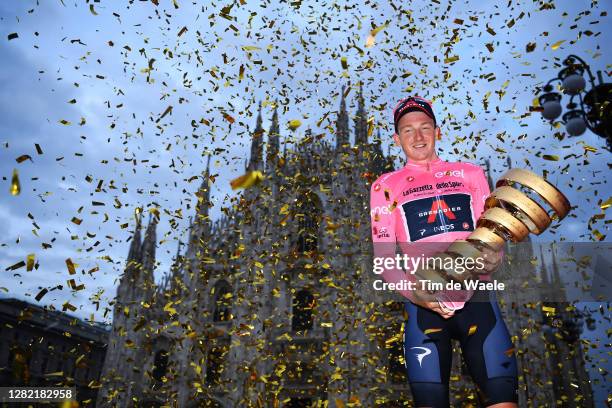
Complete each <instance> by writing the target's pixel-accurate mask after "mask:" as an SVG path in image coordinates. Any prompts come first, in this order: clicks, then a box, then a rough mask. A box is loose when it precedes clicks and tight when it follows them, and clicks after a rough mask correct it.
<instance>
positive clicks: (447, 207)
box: [370, 158, 490, 308]
mask: <svg viewBox="0 0 612 408" xmlns="http://www.w3.org/2000/svg"><path fill="white" fill-rule="evenodd" d="M489 194H490V190H489V184H488V182H487V179H486V177H485V174H484V171H483V170H482V168H480V167H479V166H477V165H475V164H471V163H461V162H454V163H451V162H446V161H443V160H441V159H439V158H436V159H434V160H432V161H430V162H428V163H426V164H416V163H411V162H408V163H407V164H406V165H405V166H404V167H402V168H401V169H399V170H396V171H393V172H390V173H385V174H383V175H382V176H380V177H379V178H378V179H377V180H376V181H375V182H374V183H373V184H372V186H371V191H370V214H371V223H372V240H373V242H374V257H395V245H391V244H394V243H399V244H400V248H401V249H402V252H403V253H407V252H408V254H407V255H410V256H425V257H427V256H430V255H433V254H434V253H438V252H441V251H443V250H445V249H446V248H447V247H448V245H450V243H452V242H453V241H455V240H458V239H465V238H466V237H467V236H468V235H469V234H470V232H471V231H473V230H474V229H475V228H476V221H477V220H478V218H479V217H480V215H481V214H482V212H483V211H484V202H485V199H486V198H487V197H488V196H489ZM402 243H410V244H409V245H408V244H405V245H402ZM415 243H417V244H415ZM420 243H428V244H425V245H420ZM430 243H431V244H430ZM434 243H439V244H437V245H436V244H434ZM411 251H412V252H413V253H410V252H411ZM415 251H418V255H417V254H416V252H415ZM382 277H383V278H384V280H385V281H387V282H389V283H397V282H400V281H402V280H408V281H415V280H416V278H415V276H414V275H412V274H410V273H406V272H405V271H404V270H403V269H398V268H389V269H384V271H383V272H382ZM480 279H481V280H490V276H489V275H481V276H480ZM399 293H400V294H402V295H403V296H404V297H406V298H408V299H410V300H413V296H412V291H409V290H399ZM464 294H465V296H464V298H462V299H463V300H465V301H467V300H468V299H469V297H470V296H471V292H469V293H468V291H464ZM455 299H456V298H455ZM451 306H453V304H452V302H451ZM462 306H463V302H456V304H454V308H460V307H462Z"/></svg>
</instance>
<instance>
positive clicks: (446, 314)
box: [419, 301, 455, 319]
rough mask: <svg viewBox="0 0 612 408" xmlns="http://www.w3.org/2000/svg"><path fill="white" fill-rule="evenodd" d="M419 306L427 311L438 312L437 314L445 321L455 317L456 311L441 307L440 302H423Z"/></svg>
mask: <svg viewBox="0 0 612 408" xmlns="http://www.w3.org/2000/svg"><path fill="white" fill-rule="evenodd" d="M419 306H422V307H424V308H426V309H429V310H433V311H434V312H436V313H437V314H439V315H440V316H442V317H443V318H445V319H450V318H451V317H453V316H454V315H455V311H454V310H446V309H444V308H442V307H441V306H440V303H439V302H437V301H436V302H421V304H420V305H419Z"/></svg>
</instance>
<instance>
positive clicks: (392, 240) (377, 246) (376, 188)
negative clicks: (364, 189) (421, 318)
mask: <svg viewBox="0 0 612 408" xmlns="http://www.w3.org/2000/svg"><path fill="white" fill-rule="evenodd" d="M392 197H393V195H392V192H391V190H390V188H389V187H388V186H387V185H386V184H385V183H384V182H382V181H380V179H378V180H376V181H375V182H374V183H373V184H372V187H371V189H370V217H371V222H370V224H371V232H372V243H373V247H374V251H373V253H374V259H376V258H387V257H390V258H395V255H396V246H397V241H396V235H395V225H396V217H397V216H399V214H398V211H399V210H398V209H397V208H396V206H397V203H394V202H393V201H392V200H393V198H392ZM394 265H395V264H394ZM381 276H382V278H383V279H384V280H385V281H386V282H388V283H398V282H401V281H402V280H407V281H414V280H415V279H414V278H413V275H411V274H409V273H405V272H404V270H403V269H401V268H397V267H393V268H390V269H384V270H383V272H382V274H381ZM397 291H398V292H399V293H400V294H401V295H402V296H404V297H406V298H408V299H409V300H411V301H412V300H414V293H413V291H411V290H397Z"/></svg>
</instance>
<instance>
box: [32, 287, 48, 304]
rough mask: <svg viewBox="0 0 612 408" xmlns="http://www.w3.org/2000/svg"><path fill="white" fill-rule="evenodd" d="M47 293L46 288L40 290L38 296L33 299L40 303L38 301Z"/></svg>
mask: <svg viewBox="0 0 612 408" xmlns="http://www.w3.org/2000/svg"><path fill="white" fill-rule="evenodd" d="M47 292H49V290H48V289H47V288H42V289H41V290H40V292H38V295H36V297H34V299H36V301H37V302H40V299H42V298H43V297H44V296H45V295H46V294H47Z"/></svg>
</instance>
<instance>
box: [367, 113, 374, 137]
mask: <svg viewBox="0 0 612 408" xmlns="http://www.w3.org/2000/svg"><path fill="white" fill-rule="evenodd" d="M373 133H374V116H370V117H369V118H368V138H370V137H371V136H372V134H373Z"/></svg>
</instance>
